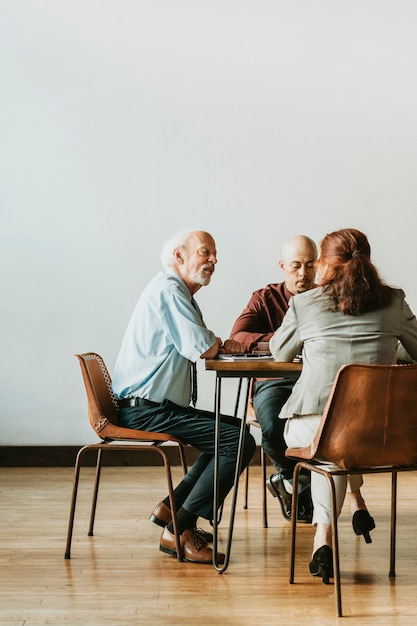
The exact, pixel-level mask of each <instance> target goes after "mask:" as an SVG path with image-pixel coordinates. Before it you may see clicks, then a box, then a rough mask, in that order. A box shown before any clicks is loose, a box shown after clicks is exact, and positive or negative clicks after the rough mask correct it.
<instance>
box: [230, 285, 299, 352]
mask: <svg viewBox="0 0 417 626" xmlns="http://www.w3.org/2000/svg"><path fill="white" fill-rule="evenodd" d="M292 295H293V294H292V293H291V292H290V291H289V290H288V289H287V287H286V286H285V283H275V284H270V285H267V286H266V287H264V288H263V289H258V290H257V291H254V292H253V294H252V297H251V299H250V300H249V302H248V304H247V305H246V307H245V308H244V309H243V311H242V313H241V314H240V315H239V317H238V318H237V320H236V321H235V323H234V324H233V328H232V330H231V332H230V339H235V340H236V341H240V343H242V344H243V346H244V347H245V349H246V350H255V349H256V348H257V347H258V341H269V340H270V339H271V337H272V335H273V334H274V332H275V331H276V329H277V328H278V327H279V326H281V323H282V319H283V317H284V315H285V313H286V312H287V309H288V302H289V300H290V298H291V297H292Z"/></svg>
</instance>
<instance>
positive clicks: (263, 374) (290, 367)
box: [206, 357, 302, 574]
mask: <svg viewBox="0 0 417 626" xmlns="http://www.w3.org/2000/svg"><path fill="white" fill-rule="evenodd" d="M301 368H302V364H301V363H282V362H278V361H274V360H273V359H270V360H265V359H262V358H259V357H258V358H246V359H241V358H239V359H237V360H226V359H207V360H206V370H210V371H213V372H216V389H215V400H214V405H215V415H216V431H215V438H216V439H215V459H214V503H213V511H214V514H213V565H214V567H215V569H216V570H217V571H218V572H219V573H220V574H222V573H223V572H224V571H225V570H226V569H227V567H228V565H229V560H230V549H231V545H232V536H233V524H234V518H235V511H236V500H237V492H238V485H239V476H240V471H241V470H240V468H241V465H242V452H243V440H244V434H245V428H246V412H247V406H248V400H249V387H250V380H251V378H292V379H296V378H298V377H299V375H300V372H301ZM223 378H238V379H239V387H238V392H237V397H236V403H235V412H234V414H235V417H237V416H238V411H239V403H240V394H241V386H242V381H243V380H244V379H246V381H247V383H246V395H245V402H244V405H243V406H244V409H243V411H244V412H243V415H242V419H241V427H240V432H239V446H238V453H237V459H236V471H235V478H234V484H233V492H232V503H231V510H230V520H229V531H228V538H227V546H226V551H225V560H224V564H223V565H222V566H221V565H219V564H218V562H217V540H218V524H219V520H218V514H217V512H218V509H219V443H220V414H221V410H220V409H221V383H222V379H223Z"/></svg>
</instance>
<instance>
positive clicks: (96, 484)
mask: <svg viewBox="0 0 417 626" xmlns="http://www.w3.org/2000/svg"><path fill="white" fill-rule="evenodd" d="M101 452H102V450H101V448H99V449H98V450H97V462H96V478H95V481H94V492H93V501H92V503H91V512H90V525H89V527H88V536H89V537H92V536H93V528H94V520H95V517H96V507H97V496H98V487H99V483H100V476H101Z"/></svg>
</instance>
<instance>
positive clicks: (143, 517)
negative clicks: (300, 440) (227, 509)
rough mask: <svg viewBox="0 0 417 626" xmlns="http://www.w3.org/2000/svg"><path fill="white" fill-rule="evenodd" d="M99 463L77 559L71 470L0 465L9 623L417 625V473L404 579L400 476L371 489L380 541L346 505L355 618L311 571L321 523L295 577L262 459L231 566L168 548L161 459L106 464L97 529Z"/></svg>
mask: <svg viewBox="0 0 417 626" xmlns="http://www.w3.org/2000/svg"><path fill="white" fill-rule="evenodd" d="M174 469H175V473H174V475H175V477H176V478H178V477H179V476H180V471H179V469H177V468H174ZM93 472H94V470H93V469H92V468H85V469H83V470H82V474H81V483H80V494H79V503H78V507H77V512H76V523H75V527H74V540H73V544H72V558H71V560H65V559H64V550H65V539H66V530H67V520H68V511H69V503H70V494H71V487H72V476H73V475H72V470H71V469H70V468H58V469H54V468H53V469H51V468H3V469H1V470H0V507H1V524H0V583H1V584H0V624H2V626H40V625H42V626H43V625H45V624H51V625H54V626H57V625H69V626H88V625H100V626H118V625H121V626H122V625H123V626H130V625H131V624H164V625H176V624H178V625H180V624H183V625H190V626H191V625H193V626H194V625H195V624H198V623H199V622H201V623H202V624H204V625H205V624H225V625H236V626H241V625H246V624H248V625H249V624H250V625H253V626H255V625H262V624H265V625H268V626H270V625H274V624H279V625H281V624H283V625H284V624H285V625H286V626H287V625H293V624H294V625H295V624H297V625H298V624H306V623H307V624H309V626H315V625H317V626H319V625H320V626H325V625H327V624H338V623H342V622H343V623H344V624H352V625H355V626H358V625H362V624H369V625H372V626H375V625H378V624H401V625H408V624H410V625H411V624H413V625H414V624H415V622H416V612H417V559H416V539H415V537H416V526H417V524H416V507H417V504H416V502H415V497H414V494H415V493H416V488H417V476H416V475H412V474H407V475H405V474H402V475H400V477H399V515H398V522H399V529H398V546H397V578H396V579H395V580H393V581H391V580H390V579H389V578H388V566H389V563H388V560H389V486H390V482H389V481H390V479H389V477H388V476H382V475H377V476H372V477H368V478H367V479H366V486H365V489H364V495H365V498H366V500H367V503H368V505H369V507H370V509H371V511H372V513H373V514H374V516H375V519H376V523H377V529H376V530H375V531H374V532H373V533H372V537H373V543H372V544H370V545H366V544H365V542H364V541H363V539H361V538H358V537H356V536H355V535H354V534H353V531H352V529H351V524H350V519H349V516H348V514H347V511H343V512H342V516H341V521H340V542H341V565H342V594H343V611H344V617H343V618H339V619H337V618H336V617H335V605H334V596H333V586H332V585H329V586H326V585H323V584H322V583H321V581H320V580H318V579H316V578H313V577H311V576H310V574H309V573H308V568H307V565H308V561H309V555H310V548H311V542H312V533H313V531H312V528H311V527H305V526H300V528H299V533H298V550H297V563H296V584H295V585H289V584H288V562H289V524H288V523H287V522H285V520H284V519H283V518H282V517H281V515H280V512H279V509H278V504H277V501H276V500H274V499H273V498H272V497H270V495H269V494H268V504H269V519H270V527H269V528H268V529H263V528H262V524H261V508H260V507H261V492H260V468H259V467H251V479H250V497H249V510H247V511H245V510H243V507H242V497H243V482H242V484H241V488H240V494H239V504H238V509H237V515H236V522H235V531H234V541H233V547H232V556H231V563H230V566H229V569H228V570H227V571H226V572H225V573H224V574H222V575H220V574H218V573H217V572H216V571H215V570H214V569H213V568H212V567H211V566H204V565H203V566H202V565H196V564H192V563H178V562H177V561H176V560H175V559H174V558H172V557H169V556H167V555H165V554H163V553H161V552H160V551H159V549H158V545H159V536H160V532H161V531H160V529H159V528H158V527H157V526H155V525H154V524H152V523H151V522H149V521H148V515H149V513H150V511H151V510H152V508H153V506H154V504H155V503H156V502H158V501H159V500H160V499H161V498H162V497H163V496H164V495H165V487H164V472H163V469H162V468H161V469H159V468H158V467H142V468H141V467H106V468H104V469H103V473H102V485H101V493H100V497H99V504H98V509H97V518H96V526H95V536H94V537H87V526H88V519H89V502H90V498H91V484H92V479H93ZM226 519H227V515H226V516H225V520H224V522H222V525H221V540H225V538H226V529H225V526H224V523H225V521H226ZM202 525H203V524H202ZM205 528H209V526H208V524H206V525H205Z"/></svg>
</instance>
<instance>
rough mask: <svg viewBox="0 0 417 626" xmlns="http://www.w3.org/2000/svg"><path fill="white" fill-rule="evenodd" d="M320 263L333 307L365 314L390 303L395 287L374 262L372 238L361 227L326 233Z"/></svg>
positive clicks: (326, 289)
mask: <svg viewBox="0 0 417 626" xmlns="http://www.w3.org/2000/svg"><path fill="white" fill-rule="evenodd" d="M318 263H319V270H321V271H322V274H323V279H322V280H321V285H322V287H323V291H324V292H325V293H326V294H327V295H328V297H329V301H330V308H331V310H332V311H340V312H341V313H343V314H344V315H362V314H363V313H367V312H368V311H376V310H378V309H382V308H384V307H385V306H387V305H388V304H389V303H390V301H391V298H392V294H393V291H392V288H391V287H389V286H388V285H386V284H384V283H383V281H382V280H381V278H380V276H379V274H378V271H377V269H376V267H375V266H374V265H373V264H372V263H371V248H370V245H369V242H368V239H367V237H366V235H364V234H363V233H361V232H360V231H359V230H355V229H354V228H344V229H342V230H337V231H335V232H333V233H330V234H328V235H326V236H325V237H324V239H323V240H322V242H321V244H320V258H319V262H318Z"/></svg>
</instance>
